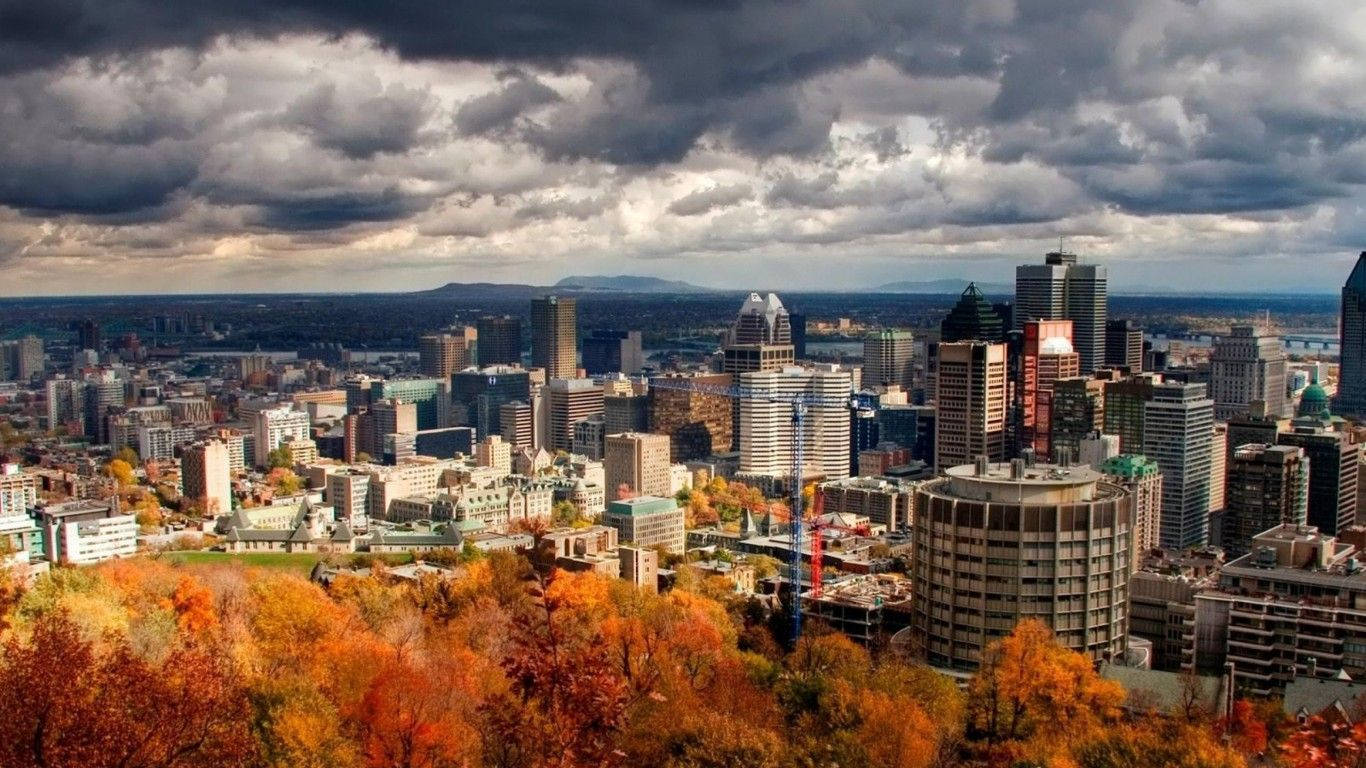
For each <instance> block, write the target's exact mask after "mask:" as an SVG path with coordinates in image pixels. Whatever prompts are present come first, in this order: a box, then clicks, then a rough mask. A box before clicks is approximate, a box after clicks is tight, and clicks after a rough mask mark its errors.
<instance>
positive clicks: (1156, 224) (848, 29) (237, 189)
mask: <svg viewBox="0 0 1366 768" xmlns="http://www.w3.org/2000/svg"><path fill="white" fill-rule="evenodd" d="M470 10H471V9H469V8H461V7H457V6H452V5H435V4H432V5H424V4H422V3H413V4H410V6H409V7H407V8H406V9H405V10H404V12H402V13H399V12H393V13H361V12H360V11H358V10H356V9H352V8H347V7H342V8H329V9H327V11H326V12H323V11H321V10H318V9H316V8H314V7H312V6H310V5H308V4H291V3H284V4H277V5H276V6H273V7H272V8H271V9H269V10H264V11H259V12H252V13H246V12H243V11H242V10H240V9H239V8H238V7H236V6H235V5H231V4H219V3H213V2H207V1H206V2H203V3H199V4H196V5H195V6H194V8H193V10H192V11H191V10H186V9H179V8H166V7H162V6H161V4H152V3H137V2H135V3H132V4H130V5H128V6H127V7H126V8H125V9H124V10H123V11H120V12H115V11H113V10H111V9H107V8H103V7H100V6H98V5H91V6H87V7H82V8H75V9H71V11H70V13H51V14H44V13H39V12H37V11H36V10H34V9H24V8H22V7H18V8H10V9H7V10H6V11H5V12H4V16H3V18H4V20H5V21H6V22H7V23H5V24H0V109H3V110H4V114H6V115H7V119H6V120H5V121H4V122H3V124H0V137H3V141H0V169H3V170H0V278H3V281H4V283H5V284H6V285H7V288H6V290H5V294H6V295H38V294H43V295H50V294H89V293H104V294H109V293H115V294H118V293H143V292H149V291H150V292H173V293H179V292H186V291H197V292H243V291H253V292H254V291H269V292H293V291H301V292H326V291H333V290H336V291H356V290H379V291H400V290H417V289H421V288H427V287H432V286H436V285H441V284H443V283H446V282H451V281H458V282H475V281H493V282H525V283H533V284H549V283H552V282H554V280H555V279H558V278H559V277H562V276H565V275H575V274H644V275H651V276H657V277H661V278H666V279H683V280H690V281H691V282H696V283H700V284H703V285H708V286H711V287H718V286H719V285H724V284H733V283H746V284H753V283H762V284H763V286H764V287H765V288H773V289H778V290H809V289H817V288H825V289H838V290H852V289H864V288H867V287H869V286H873V285H877V284H879V283H883V282H891V281H895V280H905V279H913V280H914V279H935V278H947V277H963V278H966V279H975V280H982V279H988V278H990V277H992V276H997V279H999V276H1000V275H1002V274H1004V273H1005V272H1006V271H1007V270H1009V269H1010V268H1011V267H1012V266H1013V265H1014V264H1016V263H1018V262H1020V261H1022V260H1033V259H1034V258H1035V255H1036V254H1038V253H1042V252H1043V251H1045V250H1049V249H1051V248H1053V247H1056V245H1057V243H1058V239H1059V238H1060V237H1061V238H1064V240H1065V243H1066V247H1067V249H1068V250H1073V251H1076V252H1078V253H1079V254H1081V256H1082V257H1083V259H1093V260H1095V261H1097V262H1100V263H1104V264H1106V265H1107V266H1108V267H1109V268H1110V270H1111V280H1112V283H1113V284H1114V286H1115V289H1116V291H1122V290H1125V287H1124V286H1126V285H1129V286H1137V287H1140V288H1143V287H1156V288H1167V289H1173V288H1175V289H1181V288H1187V287H1189V286H1190V285H1191V284H1197V285H1204V286H1210V287H1211V288H1212V289H1214V290H1220V291H1224V290H1228V291H1257V290H1272V289H1274V290H1281V291H1284V290H1313V291H1324V292H1328V291H1331V290H1333V287H1334V283H1335V282H1336V280H1337V278H1336V277H1335V276H1336V275H1338V274H1340V273H1343V272H1345V271H1347V269H1349V268H1350V265H1351V263H1352V259H1353V257H1354V254H1355V253H1356V252H1357V251H1358V250H1360V247H1359V245H1360V242H1361V241H1363V240H1366V232H1363V230H1362V227H1361V225H1360V224H1359V223H1358V222H1359V219H1360V217H1359V216H1358V213H1357V212H1358V211H1359V209H1360V208H1361V205H1362V201H1363V197H1366V194H1364V193H1363V190H1362V185H1361V182H1360V179H1361V178H1362V175H1361V174H1360V162H1361V161H1360V159H1359V158H1360V157H1362V152H1361V149H1362V138H1361V136H1362V131H1361V128H1360V120H1359V118H1358V117H1357V115H1359V114H1360V113H1361V112H1362V107H1363V106H1366V105H1363V103H1362V98H1363V97H1362V96H1361V95H1360V94H1362V93H1363V92H1366V89H1362V88H1361V85H1362V84H1363V82H1362V81H1363V79H1366V73H1364V72H1363V71H1362V70H1361V68H1359V67H1355V66H1353V62H1354V61H1356V60H1357V59H1358V58H1359V56H1360V55H1361V53H1362V36H1361V35H1353V34H1351V31H1352V30H1357V29H1361V28H1362V25H1363V23H1366V17H1364V16H1363V10H1362V9H1361V8H1360V7H1358V6H1356V5H1354V4H1349V3H1336V4H1335V3H1321V4H1315V5H1314V7H1312V8H1309V9H1299V10H1297V11H1296V12H1294V14H1293V15H1288V14H1287V12H1285V11H1281V10H1276V9H1267V10H1255V9H1247V8H1243V7H1241V6H1235V5H1233V4H1227V3H1200V4H1196V5H1191V4H1187V3H1181V2H1177V1H1176V0H1170V1H1168V0H1145V1H1144V2H1133V3H1118V4H1107V5H1106V6H1104V7H1098V8H1086V9H1084V10H1078V9H1076V8H1072V7H1070V6H1068V5H1067V4H1064V3H1047V4H1033V5H1030V6H1029V7H1017V6H1016V4H1014V3H1011V2H995V1H986V0H983V1H982V2H973V3H934V4H929V5H924V4H917V5H916V7H914V8H902V7H900V6H899V5H898V4H886V5H884V4H883V3H880V2H874V1H872V0H868V1H867V2H857V1H854V0H851V2H850V3H848V4H846V5H843V6H841V7H839V8H838V9H836V8H832V7H830V6H828V5H826V4H818V3H803V4H799V5H796V6H792V7H788V8H784V9H783V13H782V15H781V16H777V15H775V12H774V11H773V10H771V9H766V8H763V7H760V6H757V5H753V4H744V3H742V4H731V5H716V6H706V7H697V6H693V5H687V4H684V5H674V4H671V3H657V4H655V3H644V4H639V5H637V4H632V5H630V6H628V7H625V8H620V9H613V10H609V9H608V8H606V7H603V6H588V7H585V8H584V9H583V11H582V12H581V13H574V14H570V13H562V12H559V11H557V10H554V9H550V8H544V9H539V8H538V9H533V10H531V11H526V12H525V13H524V15H518V14H523V12H521V11H514V10H512V9H506V8H503V7H501V6H499V5H494V6H490V7H488V8H475V9H473V10H474V11H476V12H477V13H478V14H479V16H480V18H481V19H483V20H484V22H486V23H481V24H478V25H466V24H461V23H459V22H458V20H457V18H456V17H457V15H459V16H464V15H465V14H467V13H468V12H469V11H470ZM609 20H610V21H609ZM617 22H624V23H627V26H620V25H618V24H617ZM628 27H629V28H630V30H631V33H630V34H621V33H620V29H624V28H628ZM436 30H441V32H439V33H438V32H436ZM451 30H456V31H451ZM39 40H41V41H43V42H42V43H41V44H39V43H37V42H35V41H39ZM1306 264H1307V265H1310V268H1307V269H1306V268H1304V267H1305V265H1306ZM1177 267H1179V269H1178V268H1177ZM774 274H777V275H780V276H781V278H782V279H781V280H780V281H775V280H773V279H762V278H763V277H764V276H771V275H774ZM702 275H705V276H706V279H701V278H700V276H702ZM1287 275H1293V276H1292V277H1287ZM542 276H544V277H542ZM533 278H534V279H533Z"/></svg>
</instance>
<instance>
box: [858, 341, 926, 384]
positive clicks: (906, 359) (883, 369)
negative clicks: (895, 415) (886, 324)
mask: <svg viewBox="0 0 1366 768" xmlns="http://www.w3.org/2000/svg"><path fill="white" fill-rule="evenodd" d="M914 357H915V339H914V338H913V337H912V336H911V332H910V331H897V330H884V331H874V332H873V333H870V334H868V335H867V336H865V337H863V386H864V387H867V388H875V387H886V386H887V385H889V384H895V385H897V386H899V387H901V388H902V389H904V390H906V391H910V390H911V389H913V388H914V387H915V367H914Z"/></svg>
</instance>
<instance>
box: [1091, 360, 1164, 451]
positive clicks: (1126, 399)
mask: <svg viewBox="0 0 1366 768" xmlns="http://www.w3.org/2000/svg"><path fill="white" fill-rule="evenodd" d="M1160 380H1161V379H1160V377H1158V376H1155V375H1153V374H1148V373H1145V374H1139V375H1138V376H1126V377H1125V378H1122V379H1110V380H1106V381H1105V430H1104V431H1105V434H1107V435H1119V449H1120V450H1121V451H1123V452H1124V453H1142V452H1143V415H1144V409H1145V408H1146V407H1147V404H1148V401H1149V400H1151V399H1152V397H1153V387H1154V386H1155V385H1156V384H1157V382H1158V381H1160Z"/></svg>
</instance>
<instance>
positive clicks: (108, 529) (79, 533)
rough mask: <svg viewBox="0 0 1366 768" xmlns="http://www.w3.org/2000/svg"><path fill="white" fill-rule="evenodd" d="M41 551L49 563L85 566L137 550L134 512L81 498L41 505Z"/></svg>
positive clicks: (127, 555) (132, 553) (131, 554)
mask: <svg viewBox="0 0 1366 768" xmlns="http://www.w3.org/2000/svg"><path fill="white" fill-rule="evenodd" d="M41 521H42V524H43V550H44V554H46V555H47V559H48V562H50V563H65V564H69V565H89V564H91V563H98V562H101V561H103V560H111V559H116V558H121V557H132V556H133V555H135V554H137V551H138V523H137V516H136V515H131V514H129V515H121V514H119V513H118V510H117V509H116V508H114V507H112V506H110V503H109V502H107V501H96V500H94V499H82V500H78V501H68V502H64V503H61V504H49V505H47V506H46V507H43V508H42V511H41Z"/></svg>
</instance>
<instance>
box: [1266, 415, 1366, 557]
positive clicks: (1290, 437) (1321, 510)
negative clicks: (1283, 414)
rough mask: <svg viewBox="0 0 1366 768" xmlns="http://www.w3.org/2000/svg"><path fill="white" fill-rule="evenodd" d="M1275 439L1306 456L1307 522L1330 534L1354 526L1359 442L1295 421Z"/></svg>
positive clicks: (1359, 472) (1338, 433)
mask: <svg viewBox="0 0 1366 768" xmlns="http://www.w3.org/2000/svg"><path fill="white" fill-rule="evenodd" d="M1296 421H1297V422H1298V421H1299V420H1298V419H1297V420H1296ZM1276 442H1277V443H1280V444H1281V445H1294V446H1298V447H1299V448H1300V449H1302V450H1303V451H1304V454H1305V456H1306V457H1307V458H1308V459H1309V504H1308V509H1307V512H1308V514H1307V518H1308V520H1309V524H1310V525H1312V526H1314V527H1315V528H1318V529H1319V530H1320V531H1322V532H1323V533H1324V534H1326V535H1330V536H1336V535H1338V534H1340V533H1341V532H1342V531H1343V529H1345V528H1346V527H1347V526H1349V525H1353V524H1354V523H1355V522H1356V521H1357V520H1356V517H1357V514H1356V506H1357V502H1356V499H1357V494H1358V493H1359V492H1360V491H1359V489H1358V483H1359V482H1360V474H1361V445H1360V444H1359V443H1353V442H1352V441H1351V440H1349V439H1348V436H1347V435H1345V434H1343V433H1341V432H1332V431H1330V430H1328V429H1325V428H1324V427H1321V426H1309V425H1300V424H1298V423H1297V424H1296V426H1295V427H1294V430H1293V431H1291V432H1283V433H1281V434H1280V435H1279V436H1278V437H1277V438H1276Z"/></svg>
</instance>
